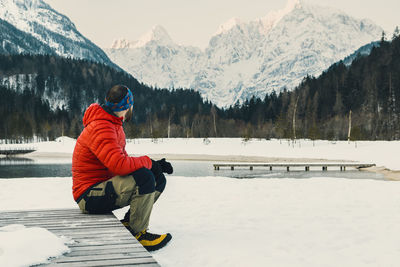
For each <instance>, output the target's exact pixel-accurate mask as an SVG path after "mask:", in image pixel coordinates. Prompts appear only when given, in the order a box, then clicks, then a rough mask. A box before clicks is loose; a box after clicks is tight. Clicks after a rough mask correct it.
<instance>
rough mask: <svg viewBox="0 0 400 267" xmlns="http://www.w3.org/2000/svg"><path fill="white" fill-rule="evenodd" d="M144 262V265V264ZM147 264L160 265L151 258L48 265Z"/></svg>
mask: <svg viewBox="0 0 400 267" xmlns="http://www.w3.org/2000/svg"><path fill="white" fill-rule="evenodd" d="M144 264H146V265H144ZM147 264H154V265H152V266H160V265H158V264H157V262H156V261H155V260H154V259H153V258H137V259H136V258H134V259H114V260H101V261H95V260H92V261H86V262H56V263H51V264H49V265H46V266H49V267H52V266H56V267H62V266H65V267H82V266H88V267H90V266H97V267H101V266H123V265H128V266H135V265H143V266H146V267H148V266H149V265H147Z"/></svg>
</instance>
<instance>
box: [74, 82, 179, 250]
mask: <svg viewBox="0 0 400 267" xmlns="http://www.w3.org/2000/svg"><path fill="white" fill-rule="evenodd" d="M132 112H133V95H132V92H131V91H130V90H129V89H128V88H127V87H125V86H122V85H116V86H114V87H112V88H111V89H110V90H109V91H108V93H107V96H106V103H105V105H102V106H100V105H99V104H92V105H90V106H89V108H88V109H87V110H86V111H85V115H84V117H83V125H84V127H85V128H84V129H83V131H82V133H81V134H80V136H79V138H78V139H77V141H76V145H75V149H74V153H73V157H72V178H73V187H72V190H73V196H74V199H75V201H76V202H77V203H78V205H79V208H80V209H81V210H82V212H83V213H93V214H102V213H109V212H111V211H112V210H114V209H118V208H121V207H124V206H127V205H130V209H129V211H128V213H127V214H126V215H125V218H124V220H122V222H123V224H124V225H125V226H126V227H127V228H128V229H129V231H130V232H131V233H132V234H133V235H134V236H135V237H136V239H137V240H138V241H139V242H140V243H141V244H142V245H143V246H144V247H145V248H146V249H147V250H149V251H153V250H157V249H159V248H162V247H163V246H165V245H166V244H167V243H168V242H169V241H170V240H171V235H170V234H169V233H168V234H162V235H158V234H152V233H149V232H148V231H147V228H148V226H149V220H150V214H151V210H152V208H153V204H154V203H155V202H156V201H157V199H158V198H159V197H160V194H161V193H162V192H163V190H164V188H165V185H166V179H165V176H164V174H163V172H166V173H172V171H173V169H172V166H171V164H170V163H169V162H167V161H165V159H162V160H159V161H153V160H151V159H150V158H149V157H147V156H142V157H130V156H128V154H127V152H126V151H125V144H126V141H125V133H124V131H123V128H122V124H123V122H128V121H129V120H130V119H131V118H132Z"/></svg>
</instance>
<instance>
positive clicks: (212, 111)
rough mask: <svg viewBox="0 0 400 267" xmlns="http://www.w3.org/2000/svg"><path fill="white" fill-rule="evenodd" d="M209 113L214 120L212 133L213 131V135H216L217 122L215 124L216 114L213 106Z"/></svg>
mask: <svg viewBox="0 0 400 267" xmlns="http://www.w3.org/2000/svg"><path fill="white" fill-rule="evenodd" d="M211 114H212V116H213V121H214V133H215V137H217V124H216V115H217V109H216V108H215V106H212V107H211Z"/></svg>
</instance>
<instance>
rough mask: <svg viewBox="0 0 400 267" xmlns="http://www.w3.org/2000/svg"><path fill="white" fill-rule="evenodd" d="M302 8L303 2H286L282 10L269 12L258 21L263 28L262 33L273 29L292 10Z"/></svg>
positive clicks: (290, 0)
mask: <svg viewBox="0 0 400 267" xmlns="http://www.w3.org/2000/svg"><path fill="white" fill-rule="evenodd" d="M302 6H304V1H303V0H288V2H287V3H286V6H285V7H284V8H283V9H280V10H277V11H270V12H269V13H268V14H267V15H266V16H265V17H263V18H261V19H260V21H261V23H262V25H263V26H264V33H267V32H268V31H269V30H270V29H272V28H273V27H275V26H276V24H278V22H279V21H280V20H281V19H282V18H283V17H284V16H286V15H287V14H289V13H290V12H292V11H293V10H294V9H296V8H301V7H302Z"/></svg>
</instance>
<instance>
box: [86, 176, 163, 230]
mask: <svg viewBox="0 0 400 267" xmlns="http://www.w3.org/2000/svg"><path fill="white" fill-rule="evenodd" d="M160 195H161V192H158V191H153V192H152V193H148V194H139V186H138V185H137V184H136V181H135V179H134V177H133V176H132V175H128V176H114V177H113V178H111V179H110V180H107V181H105V182H102V183H100V184H97V185H95V186H93V187H92V188H90V189H89V190H88V191H87V194H86V196H85V197H83V198H82V199H81V200H80V201H79V203H78V205H79V208H80V209H81V210H82V212H83V213H94V214H96V213H97V214H104V213H109V212H111V211H112V210H114V209H118V208H122V207H125V206H128V205H130V217H129V225H130V227H131V228H132V230H133V231H134V232H135V233H138V232H140V231H143V230H146V229H147V228H148V226H149V221H150V214H151V211H152V209H153V204H154V203H155V202H156V201H157V199H158V198H159V197H160Z"/></svg>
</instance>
